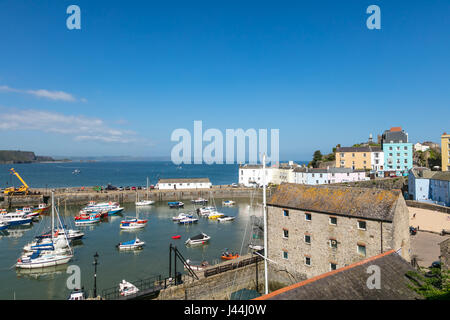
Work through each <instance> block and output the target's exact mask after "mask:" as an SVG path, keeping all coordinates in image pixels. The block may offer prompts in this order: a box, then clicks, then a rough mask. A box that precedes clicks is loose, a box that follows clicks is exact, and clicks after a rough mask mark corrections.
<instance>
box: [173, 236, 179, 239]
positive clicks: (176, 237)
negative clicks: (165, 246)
mask: <svg viewBox="0 0 450 320" xmlns="http://www.w3.org/2000/svg"><path fill="white" fill-rule="evenodd" d="M180 238H181V236H173V237H172V239H180Z"/></svg>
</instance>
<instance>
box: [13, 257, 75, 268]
mask: <svg viewBox="0 0 450 320" xmlns="http://www.w3.org/2000/svg"><path fill="white" fill-rule="evenodd" d="M70 259H72V256H66V257H61V258H59V259H54V260H49V261H36V262H33V261H30V262H17V263H16V268H19V269H36V268H46V267H54V266H57V265H60V264H65V263H68V262H69V261H70Z"/></svg>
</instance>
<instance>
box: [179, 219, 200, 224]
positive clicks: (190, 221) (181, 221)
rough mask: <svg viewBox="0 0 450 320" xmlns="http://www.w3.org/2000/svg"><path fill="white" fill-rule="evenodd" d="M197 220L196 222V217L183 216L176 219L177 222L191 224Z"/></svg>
mask: <svg viewBox="0 0 450 320" xmlns="http://www.w3.org/2000/svg"><path fill="white" fill-rule="evenodd" d="M197 222H198V219H197V218H184V219H181V220H180V221H178V223H179V224H192V223H197Z"/></svg>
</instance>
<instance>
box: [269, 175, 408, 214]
mask: <svg viewBox="0 0 450 320" xmlns="http://www.w3.org/2000/svg"><path fill="white" fill-rule="evenodd" d="M399 197H402V194H401V191H400V190H382V189H374V188H356V187H345V186H335V185H333V186H331V185H317V186H308V185H301V184H294V183H283V184H281V185H280V186H278V188H277V190H276V191H275V192H274V194H273V195H272V197H271V198H270V200H269V201H268V203H267V204H268V205H269V206H277V207H284V208H292V209H298V210H304V211H315V212H320V213H328V214H336V215H343V216H348V217H355V218H365V219H372V220H378V221H388V222H392V220H393V216H394V211H395V205H396V202H397V200H398V199H399Z"/></svg>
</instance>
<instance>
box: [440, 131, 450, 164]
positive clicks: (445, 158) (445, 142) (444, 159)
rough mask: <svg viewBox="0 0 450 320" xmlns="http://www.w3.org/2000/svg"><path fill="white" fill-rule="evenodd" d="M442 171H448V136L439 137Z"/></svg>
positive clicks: (449, 160) (449, 162)
mask: <svg viewBox="0 0 450 320" xmlns="http://www.w3.org/2000/svg"><path fill="white" fill-rule="evenodd" d="M441 156H442V158H441V159H442V171H450V134H447V133H446V132H444V134H443V135H442V136H441Z"/></svg>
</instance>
